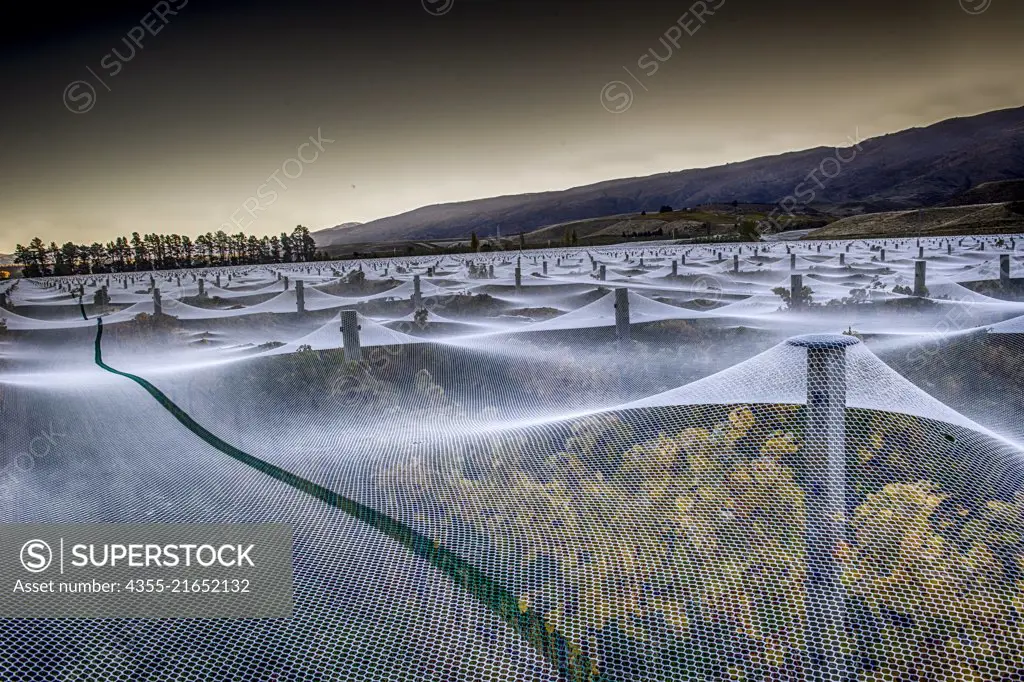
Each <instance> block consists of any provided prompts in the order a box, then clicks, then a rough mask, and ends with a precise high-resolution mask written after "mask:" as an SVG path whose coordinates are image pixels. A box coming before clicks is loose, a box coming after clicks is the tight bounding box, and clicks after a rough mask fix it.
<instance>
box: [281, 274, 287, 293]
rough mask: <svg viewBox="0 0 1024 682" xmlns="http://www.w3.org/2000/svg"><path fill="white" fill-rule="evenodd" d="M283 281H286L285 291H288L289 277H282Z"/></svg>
mask: <svg viewBox="0 0 1024 682" xmlns="http://www.w3.org/2000/svg"><path fill="white" fill-rule="evenodd" d="M281 281H282V282H284V291H288V278H287V277H282V278H281Z"/></svg>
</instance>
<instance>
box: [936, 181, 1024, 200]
mask: <svg viewBox="0 0 1024 682" xmlns="http://www.w3.org/2000/svg"><path fill="white" fill-rule="evenodd" d="M1008 201H1024V180H1003V181H1001V182H984V183H982V184H980V185H978V186H977V187H972V188H970V189H969V190H967V191H966V192H964V193H962V194H958V195H956V196H955V197H953V198H952V199H950V200H949V201H947V202H945V203H944V204H943V205H944V206H968V205H971V204H997V203H1002V202H1008Z"/></svg>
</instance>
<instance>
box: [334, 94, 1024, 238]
mask: <svg viewBox="0 0 1024 682" xmlns="http://www.w3.org/2000/svg"><path fill="white" fill-rule="evenodd" d="M854 151H855V150H854V149H850V150H848V151H844V152H843V156H844V157H845V158H849V157H850V156H851V155H852V154H853V153H854ZM856 151H857V154H856V157H855V158H854V159H853V160H852V161H850V162H849V163H847V164H846V165H845V166H843V167H842V172H841V173H840V174H839V175H838V176H836V177H834V178H832V179H831V180H826V181H825V188H824V189H817V188H816V190H817V193H816V195H815V197H814V199H813V201H814V203H815V204H821V205H825V206H828V207H829V208H830V209H831V208H838V209H840V210H843V209H845V210H847V211H848V212H859V211H880V210H896V209H901V208H915V207H918V206H933V205H936V204H938V203H941V202H943V201H946V200H948V199H950V198H951V197H953V196H955V195H957V194H959V193H962V192H964V191H966V190H967V189H968V188H970V187H973V186H975V185H977V184H979V183H984V182H992V181H1000V180H1012V179H1019V178H1024V107H1021V108H1016V109H1007V110H1003V111H995V112H990V113H987V114H981V115H979V116H972V117H968V118H958V119H951V120H948V121H943V122H941V123H937V124H935V125H932V126H928V127H926V128H914V129H911V130H905V131H902V132H898V133H893V134H890V135H885V136H882V137H877V138H872V139H870V140H865V141H863V142H861V143H860V149H859V150H856ZM835 154H836V150H835V149H830V148H825V147H820V148H816V149H809V150H806V151H800V152H790V153H788V154H781V155H778V156H770V157H764V158H760V159H753V160H751V161H744V162H742V163H732V164H728V165H725V166H718V167H714V168H704V169H695V170H685V171H678V172H672V173H661V174H659V175H652V176H648V177H642V178H628V179H621V180H609V181H606V182H602V183H598V184H595V185H588V186H585V187H577V188H574V189H568V190H564V191H556V192H543V193H539V194H523V195H515V196H502V197H494V198H490V199H479V200H475V201H465V202H459V203H451V204H443V205H438V206H427V207H424V208H419V209H416V210H414V211H410V212H408V213H403V214H401V215H397V216H393V217H390V218H383V219H380V220H375V221H372V222H369V223H365V224H363V225H360V226H357V227H352V228H346V229H344V230H340V231H323V232H318V233H315V234H314V238H315V239H317V243H318V244H319V245H321V246H325V245H327V244H331V243H333V244H358V243H371V242H388V241H401V240H414V239H457V238H465V237H467V236H468V235H469V233H470V232H473V231H475V232H477V234H478V235H479V236H480V237H481V238H483V237H487V236H492V235H494V233H495V231H496V229H497V227H498V226H499V225H500V229H501V233H502V234H503V235H512V234H515V233H517V232H530V231H533V230H536V229H539V228H541V227H544V226H548V225H553V224H557V223H563V222H569V221H573V220H581V219H585V218H595V217H600V216H614V215H619V214H627V213H639V212H640V211H641V210H644V209H646V210H648V211H651V210H653V211H657V210H658V208H659V207H660V206H662V205H669V206H672V207H674V208H682V207H688V206H689V207H694V206H699V205H701V204H705V203H725V202H731V201H733V200H737V201H740V202H744V203H764V204H775V203H776V202H778V201H779V200H780V199H782V198H783V197H786V196H789V195H791V194H793V193H794V192H795V189H796V187H797V186H798V185H800V184H801V183H803V182H805V180H806V179H807V177H808V174H809V173H810V172H811V171H813V170H814V169H816V168H819V167H820V166H821V164H822V161H823V160H824V159H826V158H827V157H833V158H835ZM827 169H828V168H827Z"/></svg>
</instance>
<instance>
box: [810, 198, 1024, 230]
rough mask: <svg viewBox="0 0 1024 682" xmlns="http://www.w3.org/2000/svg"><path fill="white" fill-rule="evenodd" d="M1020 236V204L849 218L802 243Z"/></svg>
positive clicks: (1023, 212) (1023, 219) (1023, 213)
mask: <svg viewBox="0 0 1024 682" xmlns="http://www.w3.org/2000/svg"><path fill="white" fill-rule="evenodd" d="M1006 232H1014V233H1015V232H1024V202H1009V203H1000V204H976V205H973V206H948V207H940V208H925V209H920V210H913V211H891V212H887V213H873V214H870V215H861V216H851V217H849V218H843V219H842V220H837V221H836V222H834V223H832V224H831V225H828V226H826V227H823V228H821V229H819V230H814V231H813V232H811V233H810V234H808V235H806V236H805V237H804V239H866V238H871V237H899V236H907V237H913V236H919V235H920V236H951V235H962V234H1001V233H1006Z"/></svg>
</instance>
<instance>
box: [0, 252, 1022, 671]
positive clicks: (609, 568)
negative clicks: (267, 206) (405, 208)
mask: <svg viewBox="0 0 1024 682" xmlns="http://www.w3.org/2000/svg"><path fill="white" fill-rule="evenodd" d="M1005 239H1006V238H1003V239H998V238H995V237H993V238H986V239H984V240H982V241H984V242H985V248H984V249H982V248H980V243H981V242H980V241H978V240H975V239H973V238H970V239H967V240H966V241H964V240H961V239H959V238H957V237H953V238H949V239H946V238H933V239H925V240H921V241H920V243H918V242H917V241H915V240H885V241H855V242H838V241H837V242H822V243H818V242H795V243H784V242H776V243H762V244H724V243H723V244H710V245H666V244H655V243H652V244H643V245H634V246H621V245H620V246H611V247H600V248H589V249H554V250H546V251H536V252H534V251H526V252H523V253H521V254H520V253H508V252H504V253H475V254H467V255H450V254H449V255H445V256H440V257H435V258H430V259H424V258H419V259H416V258H394V259H378V260H373V259H366V260H362V261H345V262H337V263H310V264H303V263H293V264H284V265H281V264H278V265H267V266H249V267H221V268H216V269H210V270H207V271H197V272H196V271H180V272H153V273H149V272H142V273H134V272H133V273H127V274H121V273H111V274H109V275H107V274H98V275H94V276H87V277H58V278H45V279H34V280H18V281H17V282H16V283H3V284H0V293H3V294H4V298H5V300H6V308H4V309H0V317H2V318H3V320H4V324H3V325H2V326H0V418H2V425H3V428H2V430H0V446H2V452H3V455H4V458H3V460H2V464H3V465H4V467H5V468H4V479H3V482H2V487H0V521H2V522H7V523H10V522H42V521H66V522H111V523H113V522H152V523H182V522H198V521H203V522H261V521H278V522H286V523H289V524H291V525H292V527H293V528H294V537H295V549H294V565H295V615H294V616H293V617H292V618H290V619H284V620H264V621H260V620H238V621H227V620H200V619H191V620H152V621H148V620H133V619H106V620H61V619H26V620H8V621H4V625H3V627H4V637H3V638H2V640H0V678H2V679H11V680H37V679H38V680H62V681H63V680H134V679H146V680H149V679H154V680H156V679H161V680H163V679H167V680H172V679H173V680H193V679H194V680H213V679H232V680H242V679H253V680H274V679H276V680H310V681H312V680H379V679H394V680H421V679H423V680H485V679H489V680H510V679H521V680H525V679H544V680H556V679H562V680H572V681H574V682H575V681H576V680H622V681H623V682H625V681H633V680H635V681H637V682H641V681H642V682H648V681H654V680H658V681H661V680H665V681H668V680H680V679H693V680H808V679H813V680H837V681H838V680H843V681H845V680H864V681H865V682H867V681H871V682H876V681H877V682H880V681H883V680H891V681H899V682H910V681H911V680H922V681H923V680H965V681H966V680H972V681H973V680H1006V681H1009V680H1018V679H1022V678H1024V654H1022V651H1024V487H1022V486H1024V460H1022V456H1024V451H1022V448H1021V446H1022V443H1024V420H1022V419H1021V415H1022V414H1024V362H1022V361H1021V351H1022V350H1024V340H1022V339H1024V336H1022V335H1024V323H1022V320H1024V285H1022V284H1021V280H1020V279H1017V278H1015V277H1013V275H1019V274H1020V273H1021V257H1020V256H1018V255H1017V254H1018V252H1017V251H1014V250H1013V249H1012V247H1011V248H1008V245H1007V242H1006V241H1005ZM1011 244H1015V242H1011ZM919 249H923V251H919ZM883 251H884V255H883ZM734 257H735V258H734ZM1007 260H1008V265H1009V268H1010V269H1009V274H1010V275H1011V276H1010V277H1006V276H1005V273H1006V270H1005V269H1003V263H1004V262H1007ZM921 261H923V262H924V263H925V265H924V266H921V265H919V263H920V262H921ZM98 318H102V325H101V324H100V322H99V319H98ZM111 369H113V370H116V371H119V372H123V373H127V374H130V375H133V376H134V377H136V378H137V379H138V381H146V382H149V384H151V385H152V387H154V389H153V390H154V391H155V393H153V392H147V391H146V390H144V389H143V388H142V386H141V385H140V384H139V383H138V382H137V381H133V380H132V378H131V377H128V376H124V375H118V374H114V373H112V372H111V371H110V370H111ZM156 396H159V397H156ZM169 405H173V406H176V407H177V408H179V409H180V410H182V411H184V412H185V413H186V414H188V415H189V416H190V418H191V419H192V420H194V422H193V423H194V424H195V425H196V426H194V427H186V426H185V425H184V422H182V421H179V420H178V419H176V418H175V417H174V416H173V415H172V413H171V411H170V410H169V408H168V406H169ZM42 432H45V433H47V434H49V437H48V439H47V443H49V445H48V447H47V449H46V452H45V453H40V452H38V451H36V450H32V449H31V448H30V445H29V444H30V443H33V442H36V443H38V442H39V441H38V435H39V434H40V433H42ZM33 439H36V440H35V441H34V440H33ZM223 444H229V445H230V447H231V448H237V449H238V450H241V451H243V452H245V453H248V454H249V455H251V456H252V457H254V458H256V460H255V461H258V462H260V463H261V467H264V468H260V467H256V466H249V465H246V464H244V463H242V462H241V461H239V460H237V459H234V458H232V457H230V456H228V455H227V454H226V452H225V447H224V445H223ZM270 469H276V470H284V471H287V472H290V473H293V474H295V475H297V476H300V477H301V478H302V479H305V480H306V481H309V482H311V484H313V485H316V486H320V487H322V488H325V489H328V490H330V491H333V492H334V493H336V494H337V495H339V496H341V497H342V498H344V499H347V500H353V501H356V502H359V503H361V504H362V505H366V506H367V507H369V508H370V509H372V510H373V513H375V514H379V515H380V516H381V518H387V519H389V520H391V521H393V522H394V523H395V524H398V525H399V526H401V527H402V528H403V529H405V530H404V531H403V532H404V533H406V534H407V536H408V538H411V540H410V541H409V542H408V543H403V542H401V541H398V540H396V539H394V538H391V537H386V536H384V535H381V534H380V533H379V532H378V531H377V530H374V528H373V527H371V526H369V525H367V524H366V523H365V522H364V521H362V520H359V519H358V518H355V517H353V516H349V515H348V514H347V513H346V512H345V510H344V508H343V507H339V506H331V505H329V504H327V503H325V502H323V501H321V500H320V499H317V498H314V497H311V496H309V495H308V494H307V493H306V492H304V491H303V490H299V489H297V488H293V487H290V486H289V485H287V484H285V483H282V482H280V481H279V480H277V479H275V478H273V477H271V476H268V475H267V473H266V471H268V470H270ZM417 542H419V543H420V544H421V545H422V544H423V543H425V545H426V546H427V547H428V548H429V547H433V549H432V550H431V549H428V550H425V551H423V552H419V553H417V552H414V551H411V550H410V547H412V546H418V545H416V543H417ZM439 553H441V554H443V555H444V556H445V559H444V560H443V561H442V560H440V559H438V558H437V557H438V556H440V554H439Z"/></svg>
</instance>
